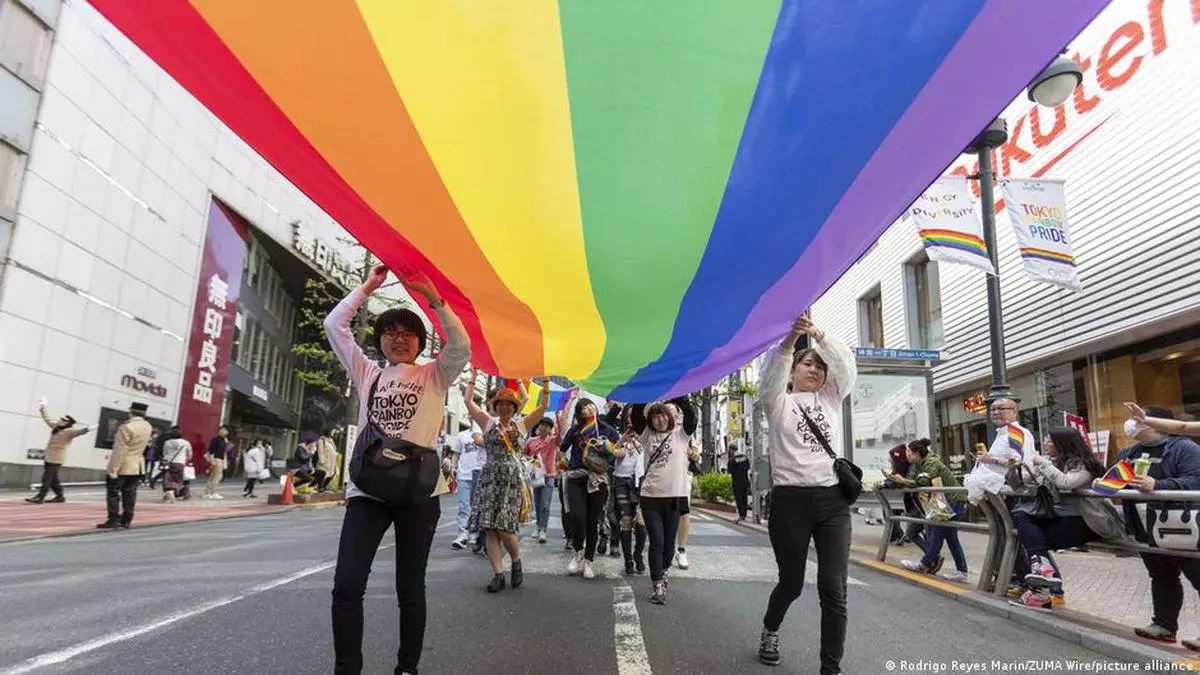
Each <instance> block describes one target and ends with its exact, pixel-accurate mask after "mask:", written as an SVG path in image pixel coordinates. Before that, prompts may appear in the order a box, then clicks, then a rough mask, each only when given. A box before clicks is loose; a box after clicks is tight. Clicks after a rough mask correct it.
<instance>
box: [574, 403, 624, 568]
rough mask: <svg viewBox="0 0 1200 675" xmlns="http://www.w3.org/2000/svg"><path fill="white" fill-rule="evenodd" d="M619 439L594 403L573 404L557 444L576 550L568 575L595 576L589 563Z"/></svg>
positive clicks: (594, 553)
mask: <svg viewBox="0 0 1200 675" xmlns="http://www.w3.org/2000/svg"><path fill="white" fill-rule="evenodd" d="M620 440H621V439H620V436H618V435H617V430H616V429H613V428H612V427H611V426H609V425H608V424H607V423H605V422H603V421H601V420H600V419H599V411H598V409H597V408H596V404H595V403H593V402H591V401H590V400H588V399H586V398H585V399H580V400H579V402H577V403H576V404H575V416H574V421H573V422H572V424H571V428H570V429H569V430H568V431H567V433H566V434H565V435H564V436H563V441H562V445H561V446H560V449H561V450H562V451H563V452H564V453H567V454H568V460H567V500H568V501H569V502H570V506H569V507H568V511H569V512H570V515H571V548H572V549H573V550H574V551H575V554H574V555H573V556H571V560H570V562H569V563H567V574H569V575H575V574H579V573H582V575H583V578H584V579H595V578H596V570H595V569H594V568H593V567H592V562H593V561H594V560H595V558H596V544H597V542H598V537H599V534H600V518H601V517H602V516H603V515H604V504H605V502H607V501H608V475H609V472H608V467H609V465H610V464H611V463H612V461H613V458H614V456H615V453H614V449H615V447H616V444H617V442H619V441H620Z"/></svg>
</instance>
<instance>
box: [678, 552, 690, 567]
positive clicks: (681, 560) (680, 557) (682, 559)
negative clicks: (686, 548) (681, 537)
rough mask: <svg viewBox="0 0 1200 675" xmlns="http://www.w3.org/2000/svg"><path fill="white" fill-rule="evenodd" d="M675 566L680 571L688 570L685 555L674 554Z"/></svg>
mask: <svg viewBox="0 0 1200 675" xmlns="http://www.w3.org/2000/svg"><path fill="white" fill-rule="evenodd" d="M675 566H676V567H678V568H679V569H681V570H686V569H687V568H688V559H687V553H684V552H683V551H676V552H675Z"/></svg>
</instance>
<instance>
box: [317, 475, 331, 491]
mask: <svg viewBox="0 0 1200 675" xmlns="http://www.w3.org/2000/svg"><path fill="white" fill-rule="evenodd" d="M331 480H333V476H330V475H329V474H327V473H325V472H324V471H320V470H318V471H317V472H316V473H315V474H313V488H314V489H316V491H317V492H321V491H323V490H324V489H325V486H327V485H329V481H331Z"/></svg>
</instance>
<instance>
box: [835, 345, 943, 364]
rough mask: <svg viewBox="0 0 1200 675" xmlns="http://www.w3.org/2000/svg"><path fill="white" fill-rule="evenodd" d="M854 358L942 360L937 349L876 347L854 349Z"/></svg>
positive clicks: (940, 353)
mask: <svg viewBox="0 0 1200 675" xmlns="http://www.w3.org/2000/svg"><path fill="white" fill-rule="evenodd" d="M854 356H856V357H857V358H860V359H886V360H889V361H941V360H942V352H940V351H939V350H937V349H879V348H877V347H855V348H854Z"/></svg>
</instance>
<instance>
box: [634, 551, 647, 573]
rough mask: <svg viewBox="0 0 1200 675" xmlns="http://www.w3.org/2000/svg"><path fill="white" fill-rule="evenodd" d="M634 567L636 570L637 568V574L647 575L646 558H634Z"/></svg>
mask: <svg viewBox="0 0 1200 675" xmlns="http://www.w3.org/2000/svg"><path fill="white" fill-rule="evenodd" d="M633 566H634V567H635V568H637V573H638V574H645V573H646V559H645V558H643V557H642V556H640V555H639V556H638V557H637V558H634V560H633Z"/></svg>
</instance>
